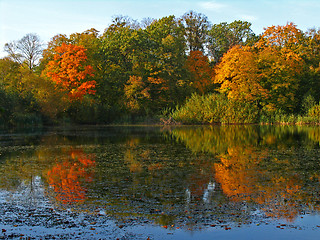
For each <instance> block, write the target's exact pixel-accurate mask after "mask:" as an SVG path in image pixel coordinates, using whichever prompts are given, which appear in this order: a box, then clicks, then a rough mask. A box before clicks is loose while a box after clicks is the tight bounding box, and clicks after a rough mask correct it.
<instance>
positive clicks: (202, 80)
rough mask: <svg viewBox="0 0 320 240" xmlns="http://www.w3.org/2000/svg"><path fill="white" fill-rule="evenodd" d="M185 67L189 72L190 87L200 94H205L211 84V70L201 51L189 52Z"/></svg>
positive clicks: (206, 58)
mask: <svg viewBox="0 0 320 240" xmlns="http://www.w3.org/2000/svg"><path fill="white" fill-rule="evenodd" d="M185 66H186V68H187V70H188V71H189V72H190V75H191V83H192V87H193V88H195V89H196V90H197V91H198V92H199V93H201V94H203V93H205V92H206V91H207V90H208V88H209V87H210V86H212V84H213V80H212V77H213V70H212V68H211V67H210V63H209V59H208V57H207V56H205V55H203V52H202V51H191V52H190V55H189V56H188V58H187V61H186V65H185Z"/></svg>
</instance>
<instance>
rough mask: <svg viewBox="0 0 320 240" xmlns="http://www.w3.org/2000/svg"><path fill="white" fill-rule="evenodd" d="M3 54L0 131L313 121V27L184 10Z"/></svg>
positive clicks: (316, 74)
mask: <svg viewBox="0 0 320 240" xmlns="http://www.w3.org/2000/svg"><path fill="white" fill-rule="evenodd" d="M4 47H5V50H6V52H7V53H8V56H7V57H4V58H2V59H0V125H8V124H9V125H35V124H36V125H47V124H62V123H66V122H67V123H78V124H110V123H113V124H114V123H138V122H146V121H152V122H163V123H166V124H177V123H182V124H243V123H261V124H318V123H319V122H320V105H319V100H320V65H319V64H320V51H319V50H320V29H310V30H308V31H306V32H304V31H302V30H300V29H298V27H297V26H296V25H295V24H294V23H287V24H286V25H284V26H269V27H266V28H265V30H264V32H263V33H262V34H260V35H256V34H255V33H254V32H253V31H252V30H251V23H249V22H246V21H234V22H231V23H226V22H222V23H219V24H212V23H211V22H210V21H209V19H208V18H207V17H206V16H205V15H204V14H201V13H197V12H194V11H190V12H187V13H185V14H184V15H183V16H181V17H175V16H167V17H163V18H160V19H145V20H143V21H141V22H137V21H135V20H132V19H130V18H129V17H123V16H118V17H115V18H114V19H113V21H112V24H111V25H110V26H107V27H106V29H105V31H104V32H103V33H100V32H98V31H97V30H95V29H89V30H87V31H85V32H82V33H74V34H71V35H70V36H67V35H64V34H59V35H56V36H53V37H52V39H51V41H50V42H48V43H46V44H44V43H43V42H42V41H41V39H40V38H39V36H38V35H37V34H34V33H30V34H27V35H26V36H25V37H23V38H22V39H20V40H17V41H14V42H10V43H7V44H6V45H5V46H4ZM160 119H161V121H160Z"/></svg>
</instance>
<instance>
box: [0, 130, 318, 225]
mask: <svg viewBox="0 0 320 240" xmlns="http://www.w3.org/2000/svg"><path fill="white" fill-rule="evenodd" d="M114 129H115V130H114V131H115V133H113V132H111V133H110V132H108V131H111V130H112V129H111V130H110V128H108V129H107V130H108V131H107V130H106V131H105V132H103V131H101V130H99V131H92V132H90V131H89V132H88V134H87V133H86V134H83V135H79V136H78V135H76V136H74V135H71V136H70V135H69V137H65V136H64V135H63V136H57V135H56V134H53V135H47V136H45V137H43V138H42V139H41V141H40V142H39V143H38V145H37V144H33V146H30V147H12V148H8V149H7V148H2V149H1V147H0V150H1V153H2V155H1V156H0V157H1V158H0V160H1V162H0V188H1V189H4V190H7V191H12V192H14V191H19V189H20V188H21V186H26V185H28V184H29V185H30V186H33V185H34V184H33V182H32V181H31V180H32V179H36V180H37V186H40V187H41V189H42V190H43V189H45V190H46V191H44V190H43V191H42V190H41V191H40V192H41V193H43V192H46V193H47V194H48V195H46V196H49V197H50V198H49V201H50V203H52V202H54V203H60V204H62V206H63V205H64V204H67V205H68V206H71V205H72V204H73V203H74V204H75V205H76V206H79V207H80V208H79V210H81V211H83V209H86V211H94V212H95V211H96V209H97V208H99V210H101V211H103V212H104V214H106V215H108V216H112V217H113V218H116V219H118V220H119V221H120V220H124V219H125V220H126V221H128V219H134V218H136V219H148V220H149V221H151V222H152V223H156V224H159V225H162V226H172V225H180V226H187V227H186V228H189V229H193V228H196V227H199V228H201V227H203V226H204V225H205V224H207V225H216V224H220V223H221V222H228V223H234V224H239V223H241V222H242V223H245V222H251V221H252V220H253V219H254V217H255V214H260V215H263V217H264V219H286V220H287V221H289V222H292V221H294V220H295V219H296V218H297V216H299V215H300V214H301V213H303V212H307V211H309V212H314V213H318V211H319V210H320V208H319V203H320V183H319V182H320V174H319V172H320V165H319V153H320V149H319V142H320V137H319V136H320V131H319V128H317V127H301V128H299V127H271V126H204V127H176V128H172V129H170V128H167V129H159V128H156V129H152V130H150V129H146V128H127V129H125V128H121V130H119V129H120V128H114ZM128 129H130V131H131V129H133V130H132V131H133V132H130V131H129V130H128ZM134 131H135V132H134ZM72 134H74V133H72ZM104 134H105V135H104ZM26 145H27V144H26ZM34 145H36V146H34ZM32 184H33V185H32ZM28 189H29V188H28ZM30 189H34V188H31V187H30ZM38 192H39V191H38ZM56 205H59V204H56ZM72 207H73V208H75V206H74V205H72Z"/></svg>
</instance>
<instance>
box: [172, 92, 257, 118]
mask: <svg viewBox="0 0 320 240" xmlns="http://www.w3.org/2000/svg"><path fill="white" fill-rule="evenodd" d="M258 116H259V109H258V107H257V106H256V105H254V104H249V103H241V102H236V101H232V100H229V99H228V98H227V97H226V96H225V95H223V94H213V93H211V94H207V95H198V94H193V95H192V96H191V97H190V98H189V99H188V100H187V101H186V103H185V104H184V105H182V106H180V107H177V108H176V110H175V111H173V113H172V115H171V117H172V118H173V119H174V120H175V121H178V122H182V123H184V124H195V123H200V124H205V123H210V124H213V123H220V124H231V123H256V122H257V120H258Z"/></svg>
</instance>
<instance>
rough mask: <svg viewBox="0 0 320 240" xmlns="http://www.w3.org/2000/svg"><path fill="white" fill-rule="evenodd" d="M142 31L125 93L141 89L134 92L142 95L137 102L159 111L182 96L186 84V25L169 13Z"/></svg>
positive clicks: (148, 110) (150, 110)
mask: <svg viewBox="0 0 320 240" xmlns="http://www.w3.org/2000/svg"><path fill="white" fill-rule="evenodd" d="M139 34H140V35H139V36H140V37H139V38H138V39H139V41H138V43H139V44H137V45H136V48H135V51H134V54H133V55H132V57H133V58H132V76H131V77H130V79H129V80H128V81H127V86H126V93H125V94H126V96H127V98H129V99H130V98H132V97H133V96H132V95H131V96H129V95H130V94H131V93H133V92H132V89H135V90H137V89H139V92H135V93H134V94H135V96H140V98H138V99H137V98H136V100H137V101H138V102H140V103H142V101H143V108H142V109H144V110H145V111H146V112H159V111H160V110H161V109H162V108H165V107H170V106H171V107H172V106H174V104H175V103H176V102H177V101H179V100H180V101H181V100H182V99H183V94H184V91H183V90H184V86H185V85H186V82H185V74H186V72H185V68H184V63H185V60H186V57H185V49H186V45H185V39H184V30H183V26H182V25H181V23H179V21H178V20H177V19H176V18H175V17H174V16H169V17H164V18H161V19H158V20H154V21H153V22H152V23H151V24H150V25H149V26H148V27H147V28H146V29H144V30H141V31H140V32H139ZM139 46H140V47H139ZM141 97H143V98H141ZM140 105H141V104H140Z"/></svg>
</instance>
